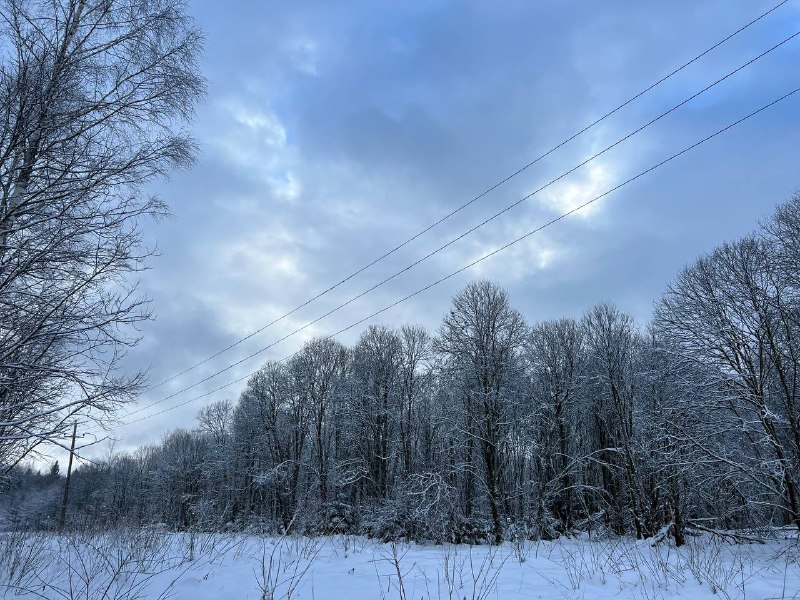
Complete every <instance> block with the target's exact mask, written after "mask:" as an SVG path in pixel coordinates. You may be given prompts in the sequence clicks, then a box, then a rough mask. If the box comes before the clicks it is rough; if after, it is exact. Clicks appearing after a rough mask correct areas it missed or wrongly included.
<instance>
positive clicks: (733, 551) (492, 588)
mask: <svg viewBox="0 0 800 600" xmlns="http://www.w3.org/2000/svg"><path fill="white" fill-rule="evenodd" d="M0 536H2V537H0V595H2V597H3V598H17V597H19V598H47V599H51V598H52V599H70V600H71V599H75V598H84V599H86V600H93V599H96V598H113V599H120V600H133V599H148V600H149V599H166V598H174V599H182V600H190V599H191V600H202V599H213V598H224V599H229V600H234V599H252V600H283V599H285V600H292V599H294V600H306V599H308V600H442V599H446V600H464V599H466V600H489V599H502V600H517V599H519V600H522V599H526V600H527V599H539V598H543V599H550V598H567V599H572V598H586V599H590V598H597V599H601V600H602V599H607V598H608V599H610V598H614V599H626V598H637V599H638V598H645V599H670V598H690V599H698V600H702V599H705V598H709V599H712V598H713V599H719V598H724V599H729V598H730V599H733V598H741V599H745V598H746V599H748V600H768V599H778V598H780V599H789V598H800V546H799V545H798V542H797V540H796V539H780V538H779V537H778V536H776V537H775V539H772V540H770V541H767V542H766V543H764V544H758V543H752V544H732V543H730V542H728V541H726V540H724V539H722V538H719V537H712V536H710V535H704V536H701V537H694V538H691V539H690V540H689V542H688V543H687V545H686V546H684V547H682V548H679V549H676V548H674V547H672V546H670V545H668V544H665V543H662V544H658V545H656V546H653V545H651V543H649V542H636V541H634V540H630V539H609V540H589V539H585V538H584V539H561V540H557V541H554V542H527V541H526V542H519V543H506V544H504V545H502V546H499V547H493V546H452V545H446V546H432V545H431V546H426V545H416V544H404V543H388V544H386V543H380V542H376V541H373V540H367V539H365V538H361V537H353V536H332V537H325V538H308V537H284V538H275V537H261V536H255V535H239V534H199V533H166V532H163V531H158V530H154V529H149V530H129V531H124V530H123V531H114V532H105V533H96V534H69V535H63V536H57V535H53V534H18V533H4V534H0ZM785 537H786V538H788V536H785Z"/></svg>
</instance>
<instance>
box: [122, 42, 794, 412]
mask: <svg viewBox="0 0 800 600" xmlns="http://www.w3.org/2000/svg"><path fill="white" fill-rule="evenodd" d="M798 36H800V31H797V32H796V33H794V34H792V35H790V36H788V37H786V38H784V39H783V40H782V41H780V42H778V43H777V44H775V45H773V46H772V47H770V48H769V49H767V50H765V51H763V52H761V53H760V54H758V55H757V56H755V57H753V58H751V59H750V60H748V61H747V62H745V63H743V64H742V65H740V66H739V67H737V68H735V69H733V70H732V71H729V72H728V73H727V74H725V75H723V76H722V77H720V78H719V79H717V80H716V81H714V82H713V83H710V84H708V85H707V86H705V87H703V88H702V89H700V90H699V91H697V92H695V93H694V94H692V95H690V96H688V97H687V98H685V99H684V100H682V101H681V102H679V103H677V104H675V105H673V106H672V107H671V108H669V109H668V110H666V111H664V112H662V113H660V114H659V115H658V116H656V117H654V118H652V119H650V120H649V121H648V122H647V123H645V124H644V125H641V126H639V127H638V128H636V129H634V130H632V131H631V132H629V133H628V134H627V135H625V136H623V137H621V138H619V139H618V140H617V141H615V142H614V143H612V144H611V145H609V146H606V147H605V148H604V149H602V150H600V151H599V152H597V153H595V154H593V155H592V156H590V157H589V158H587V159H585V160H584V161H582V162H581V163H579V164H577V165H575V166H574V167H572V168H571V169H569V170H567V171H565V172H563V173H562V174H560V175H559V176H558V177H555V178H554V179H551V180H550V181H548V182H547V183H545V184H544V185H542V186H540V187H539V188H537V189H536V190H534V191H533V192H531V193H530V194H527V195H525V196H523V197H522V198H520V199H519V200H516V201H515V202H513V203H511V204H509V205H507V206H506V207H505V208H503V209H502V210H500V211H498V212H496V213H494V214H493V215H492V216H490V217H488V218H487V219H484V220H483V221H481V222H480V223H478V224H477V225H474V226H473V227H471V228H469V229H468V230H466V231H464V232H463V233H461V234H460V235H458V236H456V237H454V238H452V239H451V240H449V241H448V242H446V243H444V244H442V245H441V246H439V247H438V248H436V249H435V250H432V251H430V252H428V253H427V254H426V255H424V256H422V257H421V258H419V259H417V260H415V261H414V262H412V263H411V264H409V265H407V266H406V267H404V268H402V269H400V270H399V271H396V272H395V273H393V274H392V275H389V276H388V277H386V278H384V279H382V280H381V281H379V282H378V283H376V284H374V285H373V286H371V287H369V288H367V289H366V290H364V291H362V292H361V293H359V294H357V295H355V296H353V297H351V298H350V299H349V300H347V301H345V302H343V303H341V304H339V305H338V306H336V307H335V308H333V309H331V310H329V311H328V312H326V313H325V314H323V315H322V316H320V317H317V318H316V319H314V320H312V321H309V322H308V323H306V324H304V325H302V326H300V327H298V328H296V329H295V330H294V331H292V332H290V333H288V334H286V335H284V336H283V337H281V338H279V339H277V340H275V341H273V342H271V343H270V344H268V345H266V346H263V347H261V348H259V349H258V350H256V351H255V352H252V353H250V354H248V355H247V356H245V357H243V358H241V359H239V360H237V361H235V362H233V363H231V364H229V365H228V366H226V367H224V368H222V369H219V370H218V371H215V372H214V373H212V374H210V375H208V376H206V377H205V378H203V379H200V380H198V381H196V382H195V383H192V384H190V385H188V386H185V387H183V388H181V389H179V390H177V391H175V392H173V393H171V394H169V395H167V396H165V397H163V398H160V399H159V400H156V401H154V402H152V403H150V404H148V405H146V406H142V407H140V408H138V409H135V410H133V411H131V412H130V413H128V415H127V416H128V417H129V416H131V415H134V414H137V413H139V412H142V411H145V410H148V409H150V408H152V407H153V406H156V405H158V404H161V403H163V402H166V401H167V400H170V399H172V398H174V397H175V396H178V395H180V394H182V393H184V392H187V391H189V390H191V389H193V388H196V387H197V386H199V385H202V384H203V383H206V382H207V381H210V380H211V379H213V378H215V377H217V376H218V375H221V374H222V373H225V372H227V371H230V370H231V369H233V368H234V367H236V366H238V365H240V364H242V363H244V362H246V361H248V360H250V359H252V358H255V357H256V356H258V355H260V354H262V353H263V352H265V351H267V350H269V349H270V348H273V347H275V346H276V345H277V344H279V343H281V342H283V341H285V340H286V339H288V338H290V337H292V336H294V335H296V334H298V333H300V332H302V331H304V330H305V329H307V328H309V327H311V326H312V325H315V324H316V323H318V322H320V321H322V320H323V319H325V318H327V317H329V316H330V315H332V314H334V313H335V312H338V311H339V310H341V309H342V308H345V307H346V306H349V305H350V304H352V303H353V302H355V301H356V300H359V299H361V298H363V297H364V296H366V295H367V294H370V293H371V292H373V291H374V290H376V289H377V288H379V287H381V286H383V285H385V284H386V283H388V282H390V281H392V280H394V279H396V278H397V277H399V276H400V275H402V274H403V273H406V272H408V271H410V270H411V269H413V268H415V267H416V266H418V265H420V264H421V263H423V262H424V261H426V260H428V259H429V258H431V257H432V256H434V255H436V254H438V253H439V252H441V251H443V250H445V249H446V248H449V247H450V246H452V245H453V244H455V243H456V242H458V241H459V240H462V239H464V238H465V237H467V236H468V235H471V234H472V233H474V232H475V231H477V230H478V229H480V228H481V227H483V226H485V225H486V224H488V223H490V222H492V221H494V220H495V219H497V218H499V217H500V216H502V215H504V214H505V213H507V212H509V211H510V210H512V209H514V208H516V207H517V206H519V205H520V204H522V203H523V202H525V201H526V200H529V199H530V198H532V197H533V196H535V195H536V194H538V193H540V192H541V191H543V190H545V189H546V188H548V187H550V186H552V185H553V184H555V183H557V182H559V181H561V180H562V179H564V178H565V177H567V176H569V175H571V174H572V173H574V172H575V171H577V170H578V169H580V168H582V167H583V166H585V165H587V164H588V163H590V162H591V161H593V160H595V159H597V158H598V157H600V156H602V155H604V154H606V153H607V152H609V151H610V150H612V149H614V148H616V147H617V146H619V145H620V144H622V143H623V142H625V141H626V140H628V139H630V138H632V137H633V136H635V135H637V134H638V133H640V132H641V131H643V130H644V129H646V128H648V127H650V126H651V125H653V124H654V123H656V122H658V121H660V120H661V119H663V118H664V117H666V116H668V115H670V114H671V113H673V112H675V111H676V110H678V109H679V108H681V107H682V106H684V105H686V104H687V103H689V102H691V101H692V100H694V99H695V98H697V97H698V96H700V95H702V94H704V93H705V92H707V91H708V90H710V89H712V88H713V87H715V86H717V85H719V84H720V83H722V82H724V81H726V80H727V79H729V78H730V77H732V76H733V75H735V74H736V73H739V72H740V71H742V70H743V69H746V68H747V67H749V66H750V65H752V64H753V63H755V62H756V61H758V60H759V59H761V58H763V57H764V56H766V55H768V54H769V53H771V52H773V51H774V50H776V49H777V48H780V47H781V46H783V45H784V44H786V43H788V42H789V41H791V40H793V39H794V38H796V37H798Z"/></svg>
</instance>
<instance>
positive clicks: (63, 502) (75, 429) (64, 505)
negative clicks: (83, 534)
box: [58, 421, 78, 529]
mask: <svg viewBox="0 0 800 600" xmlns="http://www.w3.org/2000/svg"><path fill="white" fill-rule="evenodd" d="M77 433H78V422H77V421H75V422H74V423H73V424H72V445H71V446H70V448H69V463H68V464H67V478H66V480H64V496H63V497H62V499H61V516H60V517H59V519H58V528H59V529H64V524H65V523H66V521H67V499H68V498H69V479H70V477H71V476H72V457H73V456H75V436H76V434H77Z"/></svg>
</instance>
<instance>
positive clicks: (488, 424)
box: [437, 281, 526, 543]
mask: <svg viewBox="0 0 800 600" xmlns="http://www.w3.org/2000/svg"><path fill="white" fill-rule="evenodd" d="M525 331H526V326H525V320H524V319H523V318H522V315H521V314H520V313H519V312H518V311H516V310H514V309H513V308H511V306H510V304H509V301H508V294H507V293H506V292H505V290H503V289H501V288H499V287H498V286H496V285H494V284H492V283H490V282H488V281H478V282H475V283H470V284H469V285H467V287H465V288H464V289H463V290H461V291H460V292H459V293H458V294H456V296H455V297H454V298H453V307H452V308H451V310H450V312H449V313H448V314H447V315H445V317H444V322H443V324H442V326H441V328H440V329H439V338H438V340H437V345H438V349H439V350H440V351H441V352H443V353H444V354H447V355H449V356H451V357H452V358H453V359H455V360H457V361H458V362H461V363H462V364H464V365H467V366H468V367H469V371H465V373H466V374H467V376H468V377H469V391H468V394H469V396H470V397H471V398H472V400H473V402H471V403H470V408H471V409H472V411H473V412H472V414H468V415H467V419H468V420H469V421H470V423H471V427H470V434H471V436H474V437H475V439H476V440H477V441H478V445H479V446H480V449H481V456H482V458H483V468H484V474H485V482H486V493H487V500H488V503H489V509H490V512H491V517H492V525H493V529H494V531H493V534H494V539H495V542H497V543H500V541H501V540H502V537H503V519H502V516H503V514H504V513H505V512H506V511H507V508H508V496H507V492H506V489H505V482H504V476H505V473H504V462H503V455H504V452H503V447H502V445H503V443H504V442H505V433H506V430H507V426H508V422H507V420H506V415H507V407H506V404H507V402H508V400H509V399H508V397H507V396H506V392H507V386H508V384H509V382H510V380H511V378H512V374H513V370H514V368H515V366H516V359H517V356H516V355H517V353H518V351H519V350H520V348H521V345H522V342H523V339H524V335H525Z"/></svg>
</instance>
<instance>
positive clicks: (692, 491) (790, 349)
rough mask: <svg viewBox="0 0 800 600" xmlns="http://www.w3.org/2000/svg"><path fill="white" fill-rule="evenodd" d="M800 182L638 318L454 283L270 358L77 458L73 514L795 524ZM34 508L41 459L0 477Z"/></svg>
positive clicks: (424, 529) (212, 523) (384, 532)
mask: <svg viewBox="0 0 800 600" xmlns="http://www.w3.org/2000/svg"><path fill="white" fill-rule="evenodd" d="M799 376H800V195H795V196H794V197H793V198H791V199H790V200H788V201H787V202H785V203H783V204H782V205H780V206H779V208H778V209H777V211H776V212H775V213H774V214H773V215H771V216H770V218H769V219H767V220H765V221H764V222H763V223H761V224H759V226H758V227H757V229H756V230H755V231H754V232H753V233H752V234H750V235H748V236H746V237H744V238H742V239H739V240H736V241H732V242H726V243H724V244H721V245H719V246H718V247H717V248H715V249H714V250H713V251H712V252H709V253H708V254H705V255H703V256H701V257H699V258H698V259H697V260H696V261H695V262H693V263H692V264H690V265H688V266H686V267H685V268H684V269H683V270H682V271H680V273H679V274H678V275H677V276H676V278H675V279H674V281H673V282H672V283H670V284H669V285H668V287H667V289H666V290H665V291H664V294H663V296H662V297H661V298H660V299H659V300H658V301H657V302H656V303H655V305H654V311H653V316H652V320H651V321H650V322H649V323H646V324H639V323H636V322H635V321H634V319H633V318H632V317H631V316H629V315H627V314H625V313H624V312H622V311H620V310H619V309H618V308H616V307H615V306H614V305H612V304H608V303H600V304H597V305H596V306H594V307H592V308H590V309H589V310H588V311H586V313H585V314H583V315H582V316H579V317H564V318H561V319H558V320H553V321H545V322H538V323H534V322H530V321H528V320H527V319H526V318H525V316H524V315H522V314H520V312H518V311H517V310H515V309H514V307H513V300H512V299H511V298H509V295H508V294H507V292H506V291H504V290H503V289H502V288H501V287H500V286H498V285H496V284H495V283H492V282H491V281H487V280H479V281H474V282H472V283H469V284H468V285H466V286H465V287H464V288H463V289H462V290H461V291H459V292H458V293H457V294H456V295H455V296H454V297H453V299H452V304H451V306H450V307H449V309H448V310H447V312H446V314H445V315H444V317H443V318H442V321H441V325H440V326H439V328H438V329H437V330H436V331H433V332H430V331H426V330H425V329H423V328H421V327H417V326H413V325H403V326H400V327H391V326H387V325H370V326H369V327H367V328H366V329H365V330H364V331H363V332H362V333H361V335H360V337H359V338H358V341H357V342H356V343H355V345H353V346H352V347H346V346H344V345H342V344H341V343H340V342H338V341H336V340H334V339H331V338H322V337H320V338H315V339H311V340H309V341H308V342H306V343H305V345H304V346H303V347H302V349H301V350H300V351H299V352H298V353H296V354H295V355H293V356H292V357H290V358H289V359H288V360H285V361H282V362H267V363H266V364H264V365H263V366H262V367H261V369H260V370H259V371H258V372H257V373H256V374H255V375H253V376H252V377H251V378H250V379H249V381H248V382H247V386H246V389H245V390H244V391H243V392H242V393H241V395H240V397H239V398H238V399H237V400H236V401H235V402H230V401H219V402H215V403H213V404H210V405H208V406H206V407H204V408H202V409H201V410H200V411H199V412H198V414H197V423H196V425H195V426H194V427H193V428H191V429H176V430H174V431H173V432H171V433H170V434H168V435H166V436H165V437H164V438H163V440H162V441H161V442H160V443H159V444H156V445H152V446H146V447H142V448H139V449H138V450H136V451H135V452H130V453H126V452H121V453H113V454H111V455H110V456H109V457H108V458H107V459H106V460H103V461H101V462H97V463H93V464H88V465H82V466H80V468H78V469H77V470H76V472H75V473H74V474H73V479H72V489H71V492H70V498H69V499H70V504H69V510H68V519H69V522H70V523H72V524H75V525H79V524H86V523H93V524H102V525H104V526H107V527H116V526H119V525H123V524H125V525H131V524H136V525H142V524H160V525H162V526H166V527H168V528H169V529H174V530H181V529H190V528H192V529H197V530H204V531H221V530H246V529H249V528H253V527H256V528H258V530H259V531H265V532H271V533H275V534H281V533H302V534H363V535H367V536H370V537H375V538H379V539H381V540H387V541H388V540H401V539H402V540H415V541H431V542H436V543H442V542H454V543H470V544H475V543H491V544H494V543H500V542H502V541H503V540H514V539H518V538H522V539H533V540H537V539H539V540H552V539H555V538H558V537H559V536H564V535H567V536H569V535H573V534H576V533H578V532H589V533H592V532H596V533H603V534H606V535H608V534H611V535H618V536H626V535H632V536H635V537H636V538H638V539H643V538H654V537H656V538H658V537H660V538H664V537H666V536H669V537H670V538H671V539H673V540H674V543H675V544H676V545H678V546H680V545H682V544H683V543H684V542H685V536H686V535H687V532H688V531H692V532H697V531H723V530H724V531H732V530H749V531H752V530H758V529H760V528H762V529H763V528H771V527H776V526H778V527H780V526H791V527H800V496H799V495H800V489H798V485H800V404H798V397H800V390H799V389H798V385H800V382H799V381H798V377H799ZM5 485H6V486H7V492H8V493H7V494H6V498H5V503H6V507H5V508H6V511H7V513H8V515H9V517H8V518H9V519H10V520H11V521H12V522H13V523H14V524H15V525H16V526H24V527H34V528H48V527H52V526H53V524H54V519H55V516H56V513H57V510H58V505H59V502H60V498H61V486H62V485H63V484H62V478H61V477H60V476H59V474H58V467H57V466H56V467H54V468H53V469H52V470H51V473H49V474H47V475H37V474H35V473H34V472H32V470H31V469H30V468H23V467H16V468H14V469H13V470H12V471H11V476H10V478H9V479H8V480H7V481H6V483H5Z"/></svg>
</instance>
